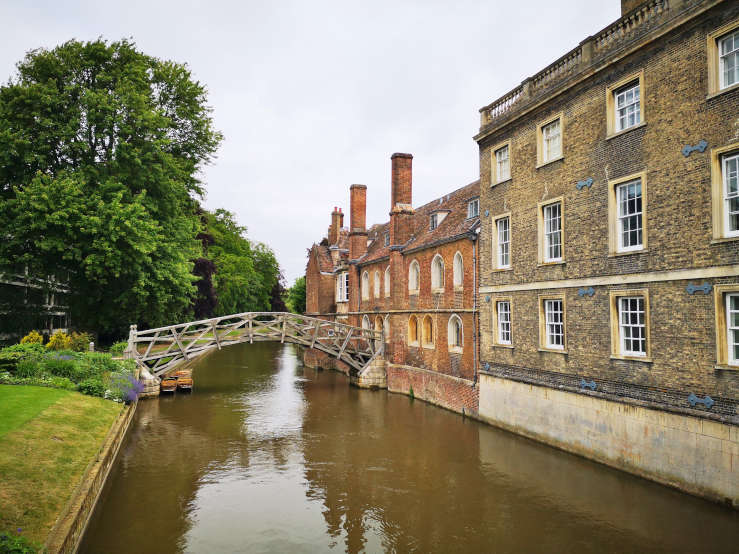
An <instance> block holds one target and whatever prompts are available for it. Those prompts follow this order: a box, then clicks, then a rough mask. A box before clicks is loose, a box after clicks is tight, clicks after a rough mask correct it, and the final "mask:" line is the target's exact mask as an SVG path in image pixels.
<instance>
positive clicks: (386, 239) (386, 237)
mask: <svg viewBox="0 0 739 554" xmlns="http://www.w3.org/2000/svg"><path fill="white" fill-rule="evenodd" d="M383 235H384V239H383V240H384V244H385V246H389V245H390V231H385V233H383Z"/></svg>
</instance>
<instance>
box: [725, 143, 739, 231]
mask: <svg viewBox="0 0 739 554" xmlns="http://www.w3.org/2000/svg"><path fill="white" fill-rule="evenodd" d="M729 162H734V164H735V169H734V179H736V182H737V190H736V192H734V193H729V169H728V166H729ZM721 181H722V187H721V196H722V201H723V205H722V210H723V215H724V217H723V220H724V236H725V237H739V227H737V229H734V230H731V228H730V224H731V213H732V212H731V208H730V205H731V204H730V202H731V201H732V200H735V199H736V201H737V202H739V152H732V153H730V154H725V155H723V156H721ZM735 213H736V212H735ZM737 217H739V214H738V215H737Z"/></svg>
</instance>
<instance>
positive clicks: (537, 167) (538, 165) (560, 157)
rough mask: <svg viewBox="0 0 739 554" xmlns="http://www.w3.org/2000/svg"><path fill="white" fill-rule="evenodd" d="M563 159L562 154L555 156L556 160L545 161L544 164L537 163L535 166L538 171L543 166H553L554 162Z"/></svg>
mask: <svg viewBox="0 0 739 554" xmlns="http://www.w3.org/2000/svg"><path fill="white" fill-rule="evenodd" d="M564 159H565V157H564V154H562V155H561V156H557V157H556V158H552V159H551V160H547V161H545V162H539V163H538V164H536V169H540V168H542V167H544V166H545V165H549V164H553V163H554V162H558V161H560V160H564Z"/></svg>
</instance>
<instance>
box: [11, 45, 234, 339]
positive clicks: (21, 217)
mask: <svg viewBox="0 0 739 554" xmlns="http://www.w3.org/2000/svg"><path fill="white" fill-rule="evenodd" d="M17 70H18V71H17V75H16V76H15V77H14V78H13V79H11V80H10V81H9V83H8V84H7V85H5V86H2V87H0V233H3V235H2V237H1V238H2V240H0V272H2V271H3V270H9V269H12V268H9V267H8V266H9V265H10V263H11V262H10V261H12V263H13V265H14V266H16V267H17V265H18V264H24V265H26V266H27V267H28V268H29V270H30V272H31V273H32V274H35V275H42V276H43V275H56V276H57V278H61V279H62V280H68V282H69V286H70V289H71V294H70V298H69V301H70V305H71V307H72V309H73V313H74V317H75V319H76V320H77V321H83V322H84V323H85V325H86V326H87V327H89V328H91V329H96V330H98V331H101V332H103V333H104V334H111V335H112V334H120V333H121V332H123V331H124V329H125V327H126V326H127V324H128V323H139V324H143V325H147V326H148V325H157V324H163V323H171V322H173V321H177V320H180V319H182V318H183V317H185V316H187V315H189V312H190V309H191V302H192V297H193V296H194V294H195V287H194V286H193V282H194V281H195V280H196V277H195V276H194V275H193V273H192V271H193V260H195V259H197V258H199V257H200V252H201V246H200V244H199V241H198V240H197V238H196V235H197V233H198V231H199V221H198V216H197V214H196V208H197V203H196V200H197V198H198V197H199V196H200V195H201V194H202V192H203V188H202V183H201V182H200V179H199V171H200V170H201V169H202V167H203V166H204V165H205V164H207V163H209V162H210V161H211V159H212V156H213V155H214V153H215V151H216V149H217V147H218V144H219V143H220V141H221V139H222V137H221V135H220V133H218V132H217V131H216V130H215V129H214V128H213V121H212V117H211V109H210V108H209V107H208V105H207V103H206V101H207V94H206V89H205V87H204V86H203V85H201V84H200V83H198V82H195V81H193V79H192V76H191V74H190V71H189V70H188V69H187V67H186V66H184V65H181V64H177V63H174V62H170V61H163V60H159V59H157V58H154V57H151V56H147V55H145V54H143V53H141V52H139V51H138V50H137V49H136V47H135V45H134V43H133V42H131V41H127V40H122V41H119V42H112V43H108V42H106V41H104V40H97V41H93V42H85V43H83V42H78V41H69V42H66V43H64V44H62V45H61V46H58V47H57V48H54V49H52V50H43V49H40V50H34V51H31V52H29V53H28V54H27V55H26V57H25V59H24V60H23V61H21V62H20V63H19V64H18V65H17ZM3 261H4V262H3ZM3 264H4V265H5V266H6V267H1V266H2V265H3Z"/></svg>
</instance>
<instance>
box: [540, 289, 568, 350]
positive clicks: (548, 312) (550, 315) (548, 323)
mask: <svg viewBox="0 0 739 554" xmlns="http://www.w3.org/2000/svg"><path fill="white" fill-rule="evenodd" d="M556 304H559V308H557V306H556ZM557 315H559V318H557ZM557 319H559V320H557ZM557 326H558V327H560V329H561V332H559V333H558V332H556V331H555V329H556V327H557ZM554 337H562V338H561V344H557V342H555V341H553V340H552V339H553V338H554ZM544 339H545V342H544V345H545V346H546V348H549V349H551V350H564V349H565V303H564V300H563V299H561V298H547V299H544Z"/></svg>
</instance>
